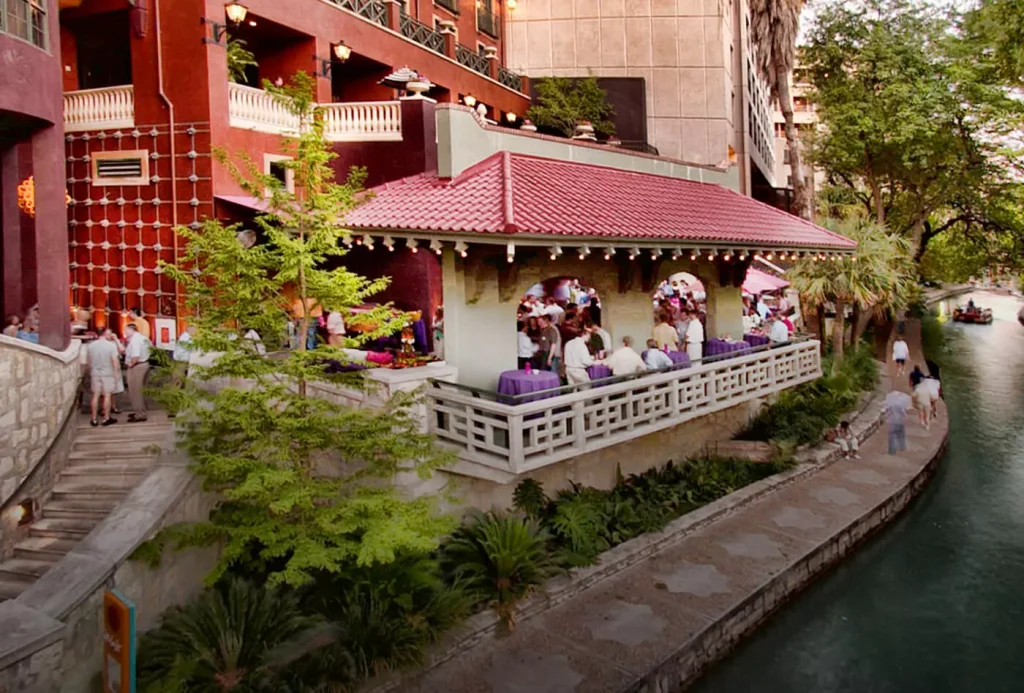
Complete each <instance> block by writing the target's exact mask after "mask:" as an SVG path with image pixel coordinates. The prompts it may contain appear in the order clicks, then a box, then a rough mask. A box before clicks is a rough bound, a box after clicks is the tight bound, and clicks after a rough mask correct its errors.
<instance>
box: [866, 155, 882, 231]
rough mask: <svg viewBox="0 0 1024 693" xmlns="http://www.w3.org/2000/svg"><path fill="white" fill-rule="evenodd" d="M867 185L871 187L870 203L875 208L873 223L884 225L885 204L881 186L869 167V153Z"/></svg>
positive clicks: (869, 156) (870, 166)
mask: <svg viewBox="0 0 1024 693" xmlns="http://www.w3.org/2000/svg"><path fill="white" fill-rule="evenodd" d="M866 156H867V165H868V171H867V173H868V175H867V179H868V185H869V186H871V201H872V202H873V203H874V206H875V222H876V223H878V224H879V225H881V224H884V223H885V204H884V203H883V202H882V185H881V183H879V182H878V179H876V178H875V172H874V169H873V167H872V165H871V153H870V152H867V154H866Z"/></svg>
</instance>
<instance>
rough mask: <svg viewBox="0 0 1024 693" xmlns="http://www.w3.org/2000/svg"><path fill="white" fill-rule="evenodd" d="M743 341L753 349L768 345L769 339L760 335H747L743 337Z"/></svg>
mask: <svg viewBox="0 0 1024 693" xmlns="http://www.w3.org/2000/svg"><path fill="white" fill-rule="evenodd" d="M743 341H744V342H746V343H747V344H749V345H750V346H752V347H759V346H764V345H765V344H767V343H768V338H767V337H765V336H763V335H759V334H745V335H743Z"/></svg>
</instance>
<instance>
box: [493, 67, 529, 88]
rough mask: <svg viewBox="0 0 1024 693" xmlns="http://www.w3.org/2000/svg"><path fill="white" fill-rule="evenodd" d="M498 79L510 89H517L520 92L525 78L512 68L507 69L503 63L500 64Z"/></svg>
mask: <svg viewBox="0 0 1024 693" xmlns="http://www.w3.org/2000/svg"><path fill="white" fill-rule="evenodd" d="M498 81H499V82H501V83H502V84H504V85H505V86H506V87H508V88H509V89H515V90H516V91H520V92H521V91H522V90H523V78H522V77H521V76H520V75H517V74H516V73H515V72H512V70H508V69H506V68H505V66H503V65H499V66H498Z"/></svg>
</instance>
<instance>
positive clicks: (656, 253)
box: [651, 248, 661, 260]
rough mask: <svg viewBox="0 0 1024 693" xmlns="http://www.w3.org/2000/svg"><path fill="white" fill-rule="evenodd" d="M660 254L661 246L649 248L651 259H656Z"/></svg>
mask: <svg viewBox="0 0 1024 693" xmlns="http://www.w3.org/2000/svg"><path fill="white" fill-rule="evenodd" d="M660 255H661V248H654V249H652V250H651V259H652V260H657V259H658V257H659V256H660Z"/></svg>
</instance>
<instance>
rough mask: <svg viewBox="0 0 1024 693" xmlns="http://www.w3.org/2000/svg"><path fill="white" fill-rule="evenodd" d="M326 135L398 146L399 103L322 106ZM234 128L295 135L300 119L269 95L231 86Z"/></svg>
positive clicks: (336, 139) (230, 109)
mask: <svg viewBox="0 0 1024 693" xmlns="http://www.w3.org/2000/svg"><path fill="white" fill-rule="evenodd" d="M321 109H322V113H323V119H324V135H325V136H326V138H327V139H328V140H329V141H331V142H397V141H401V139H402V104H401V102H400V101H365V102H356V103H328V104H321ZM228 123H229V124H230V125H231V127H235V128H241V129H243V130H254V131H256V132H267V133H270V134H274V135H295V134H297V133H298V131H299V119H298V118H297V117H296V116H295V115H294V114H292V113H290V112H289V111H288V109H287V108H286V107H285V106H284V104H283V103H281V101H280V100H279V99H277V98H276V97H275V96H274V95H273V94H271V93H270V92H267V91H264V90H262V89H254V88H252V87H247V86H245V85H244V84H229V85H228Z"/></svg>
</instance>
